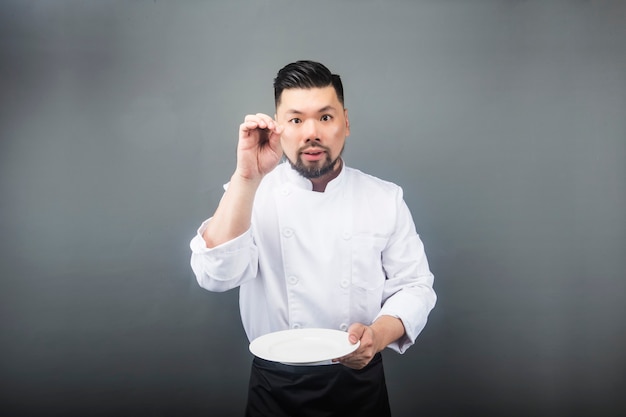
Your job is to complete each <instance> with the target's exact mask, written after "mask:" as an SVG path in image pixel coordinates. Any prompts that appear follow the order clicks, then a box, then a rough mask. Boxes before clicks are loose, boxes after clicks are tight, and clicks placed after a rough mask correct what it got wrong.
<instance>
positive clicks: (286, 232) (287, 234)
mask: <svg viewBox="0 0 626 417" xmlns="http://www.w3.org/2000/svg"><path fill="white" fill-rule="evenodd" d="M283 236H285V237H291V236H293V230H291V229H290V228H288V227H287V228H285V229H283Z"/></svg>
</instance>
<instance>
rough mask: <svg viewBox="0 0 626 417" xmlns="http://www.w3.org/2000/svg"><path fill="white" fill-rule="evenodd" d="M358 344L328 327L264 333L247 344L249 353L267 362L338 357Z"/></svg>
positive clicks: (319, 359) (289, 362)
mask: <svg viewBox="0 0 626 417" xmlns="http://www.w3.org/2000/svg"><path fill="white" fill-rule="evenodd" d="M358 347H359V342H356V344H354V345H353V344H352V343H350V341H349V340H348V333H347V332H342V331H340V330H331V329H294V330H282V331H279V332H274V333H268V334H266V335H263V336H261V337H258V338H256V339H254V340H253V341H252V343H250V352H252V354H254V355H255V356H258V357H259V358H262V359H266V360H268V361H274V362H282V363H287V364H307V363H315V362H322V361H327V360H329V359H335V358H340V357H342V356H344V355H347V354H348V353H351V352H354V351H355V350H356V349H357V348H358Z"/></svg>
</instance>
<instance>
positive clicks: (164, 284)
mask: <svg viewBox="0 0 626 417" xmlns="http://www.w3.org/2000/svg"><path fill="white" fill-rule="evenodd" d="M625 22H626V2H623V1H582V0H579V1H443V0H431V1H426V0H424V1H387V2H383V1H356V0H353V1H329V0H323V1H295V0H292V1H288V0H265V1H257V2H244V1H233V0H230V1H212V2H201V1H179V2H164V1H139V0H137V1H126V2H124V1H6V0H4V1H2V2H1V5H0V54H1V55H0V58H1V61H0V99H1V101H0V128H1V131H0V135H1V136H0V138H1V144H0V174H1V177H0V210H1V220H0V242H1V243H0V245H1V246H0V262H1V264H0V265H1V267H0V268H1V269H0V274H1V283H0V302H1V303H0V326H1V327H0V331H1V332H0V372H1V374H0V377H1V379H0V383H1V387H0V400H1V402H0V406H1V411H3V415H16V416H27V415H32V416H35V415H41V416H44V415H45V416H51V415H63V416H85V415H91V416H109V415H135V416H138V415H151V416H192V415H215V416H230V415H233V416H235V415H240V414H241V411H242V409H243V403H244V400H245V394H246V384H247V377H248V370H249V363H250V359H251V356H250V354H249V353H248V351H247V340H246V338H245V335H244V332H243V330H242V327H241V324H240V320H239V314H238V301H237V291H232V292H229V293H224V294H213V293H209V292H207V291H204V290H202V289H200V288H199V287H198V285H197V284H196V282H195V279H194V277H193V275H192V273H191V270H190V268H189V264H188V262H189V255H190V252H189V248H188V243H189V240H190V239H191V237H192V235H193V234H194V233H195V230H196V228H197V226H198V225H199V223H200V222H201V221H202V220H203V219H204V218H206V217H208V216H209V215H210V214H211V213H212V211H213V210H214V209H215V207H216V204H217V202H218V199H219V197H220V195H221V192H222V189H221V186H222V184H223V183H224V182H226V181H227V180H228V178H229V176H230V174H231V172H232V170H233V169H234V161H235V160H234V156H235V153H234V152H235V143H236V134H237V127H238V124H239V123H240V121H241V120H242V118H243V116H244V115H245V114H246V113H249V112H258V111H262V112H269V113H270V114H273V113H272V112H273V101H272V88H271V81H272V79H273V77H274V75H275V73H276V71H277V70H278V68H280V67H282V66H283V65H284V64H286V63H288V62H291V61H293V60H296V59H303V58H304V59H315V60H320V61H322V62H324V63H326V64H327V65H328V66H329V67H330V68H331V69H332V70H333V71H335V72H338V73H340V74H341V75H342V76H343V78H344V82H345V89H346V105H347V107H348V108H349V111H350V117H351V122H352V135H351V137H350V138H349V139H348V143H347V150H346V154H345V155H346V160H347V162H348V164H350V165H352V166H354V167H357V168H360V169H362V170H365V171H367V172H369V173H371V174H374V175H377V176H380V177H383V178H385V179H388V180H391V181H394V182H396V183H398V184H400V185H401V186H403V188H404V190H405V195H406V200H407V203H408V204H409V206H410V208H411V210H412V212H413V215H414V218H415V222H416V224H417V228H418V231H419V232H420V234H421V236H422V238H423V240H424V242H425V245H426V248H427V254H428V256H429V259H430V262H431V267H432V269H433V272H434V273H435V276H436V290H437V292H438V294H439V297H440V298H439V303H438V305H437V307H436V308H435V310H433V312H432V314H431V318H430V322H429V324H428V326H427V328H426V330H425V331H424V332H423V334H422V335H421V336H420V338H419V339H418V342H417V344H416V345H415V346H414V347H412V348H411V349H410V350H409V351H408V352H407V353H406V354H405V355H402V356H401V355H397V354H395V353H393V352H390V351H388V352H385V360H386V363H387V378H388V384H389V391H390V396H391V402H392V408H393V410H394V411H395V415H396V416H415V415H428V416H490V415H499V416H505V415H506V416H531V415H532V416H591V415H593V416H617V415H624V412H625V411H626V406H625V399H624V398H625V395H624V392H625V391H626V380H625V379H626V376H625V375H626V354H625V351H626V302H625V295H626V281H625V279H624V278H625V277H626V273H625V267H626V256H625V255H626V253H625V252H626V186H625V180H626V163H625V161H626V158H625V157H626V25H625Z"/></svg>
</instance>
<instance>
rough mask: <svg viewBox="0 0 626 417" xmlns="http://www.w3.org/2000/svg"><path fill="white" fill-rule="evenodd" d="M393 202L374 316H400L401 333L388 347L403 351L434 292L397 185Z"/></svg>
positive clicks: (414, 335) (418, 328) (420, 325)
mask: <svg viewBox="0 0 626 417" xmlns="http://www.w3.org/2000/svg"><path fill="white" fill-rule="evenodd" d="M396 204H397V217H396V227H395V230H394V232H393V233H392V236H391V238H390V240H389V243H388V245H387V247H386V248H385V249H384V251H383V253H382V262H383V268H384V269H385V273H386V280H385V284H384V290H383V305H382V308H381V310H380V312H379V314H378V315H377V317H376V318H378V317H380V316H382V315H389V316H392V317H396V318H399V319H400V320H402V324H403V325H404V329H405V335H404V336H403V337H402V338H400V339H399V340H397V341H396V342H394V343H392V344H391V345H389V347H390V348H391V349H393V350H395V351H397V352H399V353H404V352H405V351H406V350H407V349H408V348H409V347H410V346H411V345H413V344H414V343H415V339H416V338H417V336H418V335H419V334H420V332H421V331H422V330H423V329H424V327H425V326H426V321H427V319H428V314H429V313H430V311H431V310H432V309H433V307H434V306H435V302H436V300H437V296H436V294H435V291H434V290H433V278H434V277H433V274H432V273H431V271H430V269H429V266H428V260H427V259H426V253H425V251H424V245H423V243H422V241H421V239H420V237H419V235H418V234H417V232H416V231H415V225H414V223H413V219H412V217H411V213H410V211H409V208H408V207H407V205H406V203H405V202H404V200H403V198H402V190H401V189H400V190H399V192H398V194H397V199H396Z"/></svg>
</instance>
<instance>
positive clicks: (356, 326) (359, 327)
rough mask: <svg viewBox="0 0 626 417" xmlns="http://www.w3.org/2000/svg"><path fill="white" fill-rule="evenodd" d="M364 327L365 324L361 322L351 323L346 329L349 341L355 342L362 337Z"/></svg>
mask: <svg viewBox="0 0 626 417" xmlns="http://www.w3.org/2000/svg"><path fill="white" fill-rule="evenodd" d="M365 329H367V326H365V325H364V324H361V323H353V324H352V325H351V326H350V328H349V329H348V340H349V341H350V343H352V344H355V343H356V342H358V341H359V340H361V337H363V333H365Z"/></svg>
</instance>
